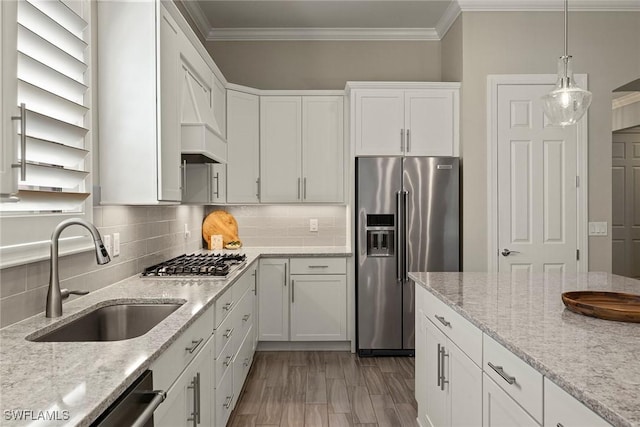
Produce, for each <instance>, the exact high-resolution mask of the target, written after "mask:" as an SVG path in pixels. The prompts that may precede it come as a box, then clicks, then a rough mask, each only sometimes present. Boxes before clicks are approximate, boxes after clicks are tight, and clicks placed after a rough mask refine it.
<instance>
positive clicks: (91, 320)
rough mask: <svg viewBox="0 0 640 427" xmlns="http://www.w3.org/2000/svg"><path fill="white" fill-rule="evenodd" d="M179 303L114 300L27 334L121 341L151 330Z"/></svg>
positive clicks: (43, 339) (41, 338)
mask: <svg viewBox="0 0 640 427" xmlns="http://www.w3.org/2000/svg"><path fill="white" fill-rule="evenodd" d="M181 305H182V304H180V303H169V304H165V303H159V304H158V303H153V304H114V305H107V306H105V307H100V308H97V309H95V310H93V311H90V312H88V313H87V314H85V315H83V316H82V317H79V318H78V319H76V320H73V321H71V322H69V323H67V324H65V325H64V326H61V327H59V328H57V329H54V330H53V331H51V332H48V333H46V334H45V335H42V336H39V337H36V338H30V337H27V339H28V340H29V341H36V342H71V341H120V340H126V339H129V338H135V337H139V336H140V335H144V334H146V333H147V332H149V331H150V330H151V328H153V327H154V326H156V325H157V324H158V323H160V322H161V321H162V320H163V319H164V318H166V317H167V316H168V315H170V314H171V313H173V312H174V311H176V310H177V309H178V308H179V307H180V306H181Z"/></svg>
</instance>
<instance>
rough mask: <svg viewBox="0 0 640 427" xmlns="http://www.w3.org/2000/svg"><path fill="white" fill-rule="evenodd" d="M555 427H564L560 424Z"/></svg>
mask: <svg viewBox="0 0 640 427" xmlns="http://www.w3.org/2000/svg"><path fill="white" fill-rule="evenodd" d="M556 427H564V426H563V425H562V423H558V424H556Z"/></svg>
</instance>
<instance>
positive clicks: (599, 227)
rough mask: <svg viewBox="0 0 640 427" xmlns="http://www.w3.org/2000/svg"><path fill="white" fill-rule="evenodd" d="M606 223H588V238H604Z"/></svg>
mask: <svg viewBox="0 0 640 427" xmlns="http://www.w3.org/2000/svg"><path fill="white" fill-rule="evenodd" d="M607 233H608V231H607V223H606V222H590V223H589V236H606V235H607Z"/></svg>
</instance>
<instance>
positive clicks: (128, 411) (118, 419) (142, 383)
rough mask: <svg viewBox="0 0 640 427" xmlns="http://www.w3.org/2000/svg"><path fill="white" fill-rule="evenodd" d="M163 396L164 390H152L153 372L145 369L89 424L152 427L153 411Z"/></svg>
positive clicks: (164, 395)
mask: <svg viewBox="0 0 640 427" xmlns="http://www.w3.org/2000/svg"><path fill="white" fill-rule="evenodd" d="M165 397H166V393H165V392H164V391H161V390H153V373H152V372H151V371H149V370H147V371H145V372H144V373H143V374H142V375H140V377H139V378H138V379H137V380H136V381H135V382H134V383H133V384H132V385H131V386H130V387H129V388H128V389H127V390H126V391H125V392H124V393H122V395H120V397H118V399H117V400H116V401H115V402H113V404H111V406H110V407H109V408H108V409H107V410H106V411H104V412H103V413H102V415H100V417H98V419H97V420H95V421H94V422H93V423H92V424H91V426H95V427H98V426H99V427H116V426H117V427H123V426H132V427H153V411H155V410H156V408H157V407H158V406H159V405H160V404H161V403H162V402H163V401H164V399H165Z"/></svg>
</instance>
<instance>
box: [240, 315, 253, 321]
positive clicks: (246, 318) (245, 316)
mask: <svg viewBox="0 0 640 427" xmlns="http://www.w3.org/2000/svg"><path fill="white" fill-rule="evenodd" d="M250 317H251V315H250V314H245V315H244V316H242V321H243V322H246V321H247V320H249V318H250Z"/></svg>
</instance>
